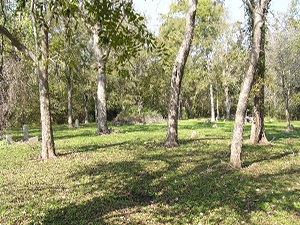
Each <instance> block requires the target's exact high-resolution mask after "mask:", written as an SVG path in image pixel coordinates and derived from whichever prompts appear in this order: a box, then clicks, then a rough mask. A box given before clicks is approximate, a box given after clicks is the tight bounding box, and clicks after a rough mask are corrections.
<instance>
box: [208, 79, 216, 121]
mask: <svg viewBox="0 0 300 225" xmlns="http://www.w3.org/2000/svg"><path fill="white" fill-rule="evenodd" d="M209 93H210V121H211V122H215V121H216V116H215V103H214V88H213V85H212V84H210V85H209Z"/></svg>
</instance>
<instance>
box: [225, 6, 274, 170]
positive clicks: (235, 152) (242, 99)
mask: <svg viewBox="0 0 300 225" xmlns="http://www.w3.org/2000/svg"><path fill="white" fill-rule="evenodd" d="M270 2H271V0H257V1H253V0H244V3H245V4H246V5H247V7H248V8H249V10H251V15H252V20H253V26H252V30H251V32H252V40H251V53H250V59H249V66H248V70H247V71H246V74H245V77H244V82H243V84H242V87H241V92H240V96H239V101H238V105H237V110H236V115H235V123H234V130H233V138H232V143H231V155H230V163H231V165H232V166H233V167H234V168H241V166H242V162H241V151H242V144H243V131H244V118H245V113H246V109H247V100H248V97H249V94H250V91H251V88H252V85H253V78H254V75H255V72H256V71H257V68H258V63H259V55H260V50H261V43H262V41H261V39H262V32H263V30H264V29H263V27H264V23H265V19H266V14H267V8H268V7H269V4H270Z"/></svg>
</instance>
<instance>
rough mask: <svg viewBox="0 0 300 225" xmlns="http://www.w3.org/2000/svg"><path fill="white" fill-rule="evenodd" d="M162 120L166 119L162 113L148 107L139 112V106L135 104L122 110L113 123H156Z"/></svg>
mask: <svg viewBox="0 0 300 225" xmlns="http://www.w3.org/2000/svg"><path fill="white" fill-rule="evenodd" d="M162 121H164V118H163V116H162V115H161V114H160V113H158V112H156V111H151V110H147V109H143V110H141V111H140V113H139V112H138V108H137V107H136V106H133V107H130V108H128V109H126V110H123V111H122V112H120V113H119V114H118V115H117V117H116V118H115V119H114V120H113V124H114V125H121V124H134V123H156V122H162Z"/></svg>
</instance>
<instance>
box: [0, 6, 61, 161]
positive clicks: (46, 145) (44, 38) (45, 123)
mask: <svg viewBox="0 0 300 225" xmlns="http://www.w3.org/2000/svg"><path fill="white" fill-rule="evenodd" d="M35 10H39V9H36V5H35V2H34V1H32V2H31V17H32V23H33V28H34V38H35V46H36V49H35V50H36V51H35V54H34V53H33V52H32V51H30V50H29V49H28V48H26V46H25V45H23V44H22V43H21V42H20V41H19V40H18V39H17V38H16V37H15V36H13V35H12V34H11V33H10V32H9V31H8V30H7V29H6V28H5V27H4V26H2V25H0V33H1V34H3V35H5V36H6V37H7V38H8V39H9V40H10V41H11V45H12V46H14V47H15V48H17V49H18V50H19V51H22V52H23V53H24V54H25V55H26V56H27V57H28V58H29V59H30V60H32V61H33V62H35V64H36V66H37V71H38V80H39V95H40V96H39V98H40V111H41V126H42V152H41V155H40V157H41V158H42V159H49V158H53V157H56V154H55V146H54V138H53V130H52V124H51V115H50V100H49V84H48V61H49V58H48V50H49V45H48V27H47V25H46V24H45V21H44V20H43V15H38V17H39V19H40V21H39V22H40V26H39V33H40V37H39V36H38V33H37V26H36V25H37V24H36V22H37V18H36V15H35ZM40 11H42V10H40ZM38 51H40V52H41V57H38Z"/></svg>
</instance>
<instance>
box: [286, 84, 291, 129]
mask: <svg viewBox="0 0 300 225" xmlns="http://www.w3.org/2000/svg"><path fill="white" fill-rule="evenodd" d="M290 90H291V85H290V84H288V87H287V90H286V97H285V116H286V128H287V129H288V130H290V129H291V118H290V107H289V102H290Z"/></svg>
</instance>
